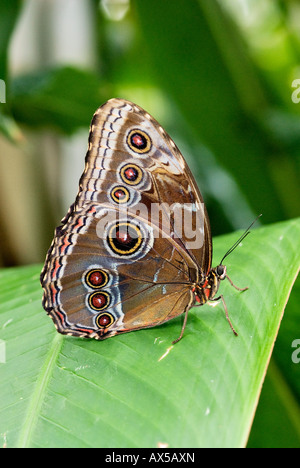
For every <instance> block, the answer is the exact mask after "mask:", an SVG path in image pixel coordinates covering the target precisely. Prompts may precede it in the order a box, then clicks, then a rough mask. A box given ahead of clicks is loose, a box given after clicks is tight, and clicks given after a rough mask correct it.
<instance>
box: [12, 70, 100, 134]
mask: <svg viewBox="0 0 300 468" xmlns="http://www.w3.org/2000/svg"><path fill="white" fill-rule="evenodd" d="M11 92H12V103H11V107H12V112H13V115H14V117H15V119H16V120H17V121H18V122H23V123H25V124H26V125H31V126H35V127H43V126H50V127H53V128H56V129H58V130H60V131H61V132H63V133H72V132H74V131H75V130H76V129H77V128H78V127H80V126H86V123H87V122H90V120H91V116H92V115H93V113H94V112H95V110H96V109H97V108H98V107H99V105H100V104H101V103H102V102H103V100H104V99H103V96H101V92H100V81H99V77H98V76H97V75H96V74H94V73H92V72H89V71H83V70H79V69H77V68H74V67H62V68H55V69H51V70H46V71H38V72H35V73H32V74H29V75H22V76H19V77H17V78H15V79H14V80H13V81H12V85H11Z"/></svg>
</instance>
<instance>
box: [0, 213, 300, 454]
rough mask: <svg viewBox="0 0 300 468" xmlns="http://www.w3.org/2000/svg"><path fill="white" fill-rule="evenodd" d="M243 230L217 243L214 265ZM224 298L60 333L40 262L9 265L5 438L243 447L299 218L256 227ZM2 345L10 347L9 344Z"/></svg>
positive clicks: (285, 291) (63, 443)
mask: <svg viewBox="0 0 300 468" xmlns="http://www.w3.org/2000/svg"><path fill="white" fill-rule="evenodd" d="M238 234H239V233H234V234H230V235H226V236H222V237H220V238H216V239H215V242H214V249H215V259H214V264H217V263H218V261H220V258H221V257H222V255H223V254H224V252H225V251H226V250H227V249H228V248H229V247H230V246H231V245H232V244H233V243H234V241H235V240H236V239H237V236H238ZM227 260H228V261H227V272H228V275H229V276H230V278H231V279H232V280H233V281H234V283H236V284H237V285H238V286H240V287H244V286H249V290H248V291H245V292H243V293H239V292H238V291H236V290H235V289H233V288H232V287H231V286H230V284H229V283H228V282H227V281H224V282H223V283H222V285H221V293H222V294H224V297H225V299H226V303H227V307H228V310H229V314H230V317H231V320H232V322H233V324H234V326H235V327H236V329H237V330H238V332H239V336H238V337H235V336H234V335H233V334H232V332H231V330H230V328H229V326H228V323H227V322H226V320H225V316H224V310H223V308H222V305H221V304H218V305H217V306H216V307H211V306H209V305H205V306H203V307H201V308H194V309H193V310H191V311H190V313H189V320H188V324H187V328H186V331H185V335H184V337H183V339H182V340H181V341H180V342H179V343H177V344H176V345H175V346H171V342H172V340H173V339H174V338H176V337H177V336H178V334H179V332H180V328H181V318H178V319H175V320H173V321H170V322H168V323H166V324H164V325H162V326H160V327H156V328H152V329H147V330H140V331H137V332H132V333H129V334H124V335H121V336H117V337H114V338H111V339H108V340H106V341H103V342H97V341H93V340H90V341H89V340H82V339H79V338H73V337H65V336H62V335H59V334H58V333H57V332H56V331H55V329H54V327H53V324H52V321H51V320H50V318H49V317H47V315H46V313H44V312H43V310H42V307H41V288H40V286H39V271H40V266H29V267H23V268H15V269H9V270H3V271H2V272H1V275H0V280H1V313H0V330H1V334H0V337H1V340H2V342H0V344H1V345H2V346H1V348H2V355H1V354H0V359H1V356H2V360H3V361H5V362H3V363H1V364H0V393H1V402H0V437H1V439H2V440H1V445H4V446H7V447H154V448H155V447H157V446H158V445H159V444H160V443H164V444H168V446H169V447H241V446H245V444H246V442H247V438H248V433H249V431H250V428H251V423H252V420H253V416H254V413H255V409H256V404H257V401H258V398H259V394H260V389H261V386H262V382H263V380H264V376H265V372H266V369H267V366H268V362H269V358H270V355H271V352H272V348H273V344H274V341H275V338H276V335H277V331H278V328H279V325H280V321H281V318H282V314H283V311H284V308H285V305H286V302H287V300H288V297H289V294H290V291H291V288H292V285H293V282H294V280H295V277H296V275H297V272H298V270H299V265H300V219H297V220H292V221H289V222H284V223H279V224H275V225H271V226H268V227H263V228H259V229H256V230H253V232H252V233H251V235H250V236H248V237H247V239H246V240H245V241H243V244H242V245H240V246H239V247H238V248H237V249H236V251H235V252H234V253H233V254H232V255H231V256H229V257H228V258H227ZM3 346H4V347H5V356H4V353H3Z"/></svg>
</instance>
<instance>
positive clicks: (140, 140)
mask: <svg viewBox="0 0 300 468" xmlns="http://www.w3.org/2000/svg"><path fill="white" fill-rule="evenodd" d="M127 144H128V146H129V148H130V149H131V150H132V151H134V152H135V153H140V154H144V153H148V152H149V151H150V149H151V146H152V142H151V138H150V137H149V135H148V134H147V133H146V132H144V131H143V130H139V129H134V130H131V131H130V132H129V133H128V136H127Z"/></svg>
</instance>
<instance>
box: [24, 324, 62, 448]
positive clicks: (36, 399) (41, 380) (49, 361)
mask: <svg viewBox="0 0 300 468" xmlns="http://www.w3.org/2000/svg"><path fill="white" fill-rule="evenodd" d="M62 343H63V336H62V335H59V334H58V333H56V334H55V335H54V338H53V341H52V345H51V347H50V349H49V351H48V354H47V356H46V359H45V362H44V365H43V366H42V368H41V371H40V373H39V375H38V378H37V380H36V384H35V388H34V391H33V393H32V396H31V398H30V401H29V405H28V409H27V414H26V417H25V420H24V423H23V425H22V427H21V431H20V436H19V441H18V444H17V447H20V448H26V447H30V446H31V436H32V433H33V431H34V428H35V426H36V423H37V419H38V417H39V416H40V409H41V406H42V403H43V400H44V395H45V392H46V388H47V384H48V382H49V379H50V378H51V376H52V370H53V367H54V365H55V363H56V360H57V357H58V355H59V353H60V350H61V346H62Z"/></svg>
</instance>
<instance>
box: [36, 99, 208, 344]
mask: <svg viewBox="0 0 300 468" xmlns="http://www.w3.org/2000/svg"><path fill="white" fill-rule="evenodd" d="M174 201H176V204H177V207H178V208H177V209H178V211H176V209H175V208H176V207H173V208H172V209H170V206H172V205H174ZM182 206H186V207H187V208H186V210H187V211H186V212H185V211H184V212H183V214H182V213H181V214H180V207H182ZM191 215H194V216H191ZM180 216H181V222H178V219H179V217H180ZM184 216H185V218H184ZM187 216H190V218H191V219H190V220H189V221H190V226H191V228H190V231H192V232H190V231H189V232H188V233H186V232H183V229H182V220H183V219H186V218H187ZM197 217H198V218H197ZM197 229H198V230H199V231H200V236H198V237H199V238H198V239H196V243H195V242H194V239H193V238H192V237H191V234H193V235H194V237H195V232H196V230H197ZM198 234H199V233H198ZM196 237H197V236H196ZM193 242H194V243H193ZM191 244H192V245H191ZM210 261H211V240H210V229H209V223H208V218H207V215H206V212H205V207H204V204H203V200H202V197H201V194H200V192H199V190H198V188H197V185H196V183H195V181H194V179H193V176H192V174H191V173H190V171H189V169H188V167H187V165H186V163H185V161H184V159H183V157H182V156H181V153H180V152H179V150H178V148H177V147H176V145H175V144H174V143H173V141H172V140H171V139H170V137H169V136H168V135H167V134H166V133H165V132H164V130H163V129H162V128H161V127H160V125H159V124H158V123H157V122H156V121H155V120H154V119H153V118H152V117H151V116H150V115H149V114H147V113H145V111H143V110H142V109H141V108H139V107H138V106H136V105H134V104H132V103H130V102H128V101H124V100H119V99H113V100H110V101H108V102H107V103H106V104H105V105H104V106H102V107H101V108H99V109H98V111H97V112H96V113H95V115H94V117H93V120H92V123H91V129H90V135H89V147H88V152H87V156H86V164H85V170H84V173H83V175H82V177H81V179H80V186H79V192H78V195H77V198H76V201H75V203H74V205H72V207H71V208H70V210H69V213H68V214H67V216H66V217H65V218H64V220H63V221H62V225H61V226H60V227H59V228H57V229H56V232H55V237H54V240H53V243H52V245H51V247H50V249H49V252H48V255H47V258H46V262H45V266H44V269H43V271H42V274H41V282H42V286H43V288H44V298H43V305H44V307H45V309H46V311H47V312H48V313H49V315H50V316H51V317H52V319H53V320H54V322H55V324H56V326H57V328H58V331H60V332H61V333H67V334H72V335H77V336H89V337H95V338H99V339H103V338H107V337H108V336H112V335H115V334H117V333H122V332H123V333H124V332H126V331H131V330H134V329H140V328H146V327H150V326H154V325H158V324H160V323H163V322H165V321H167V320H169V319H171V318H173V317H176V316H177V315H179V314H181V313H183V312H184V311H185V310H186V309H188V308H190V307H191V306H192V304H193V302H194V295H193V293H192V291H191V283H193V281H198V280H199V275H201V274H202V273H204V274H205V273H206V272H207V271H208V270H209V268H210Z"/></svg>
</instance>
